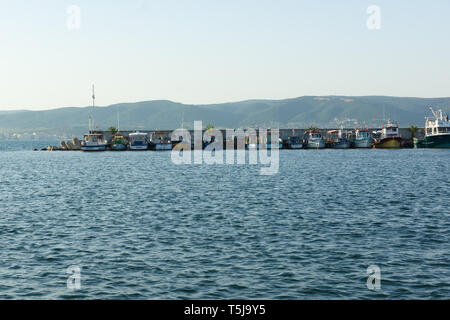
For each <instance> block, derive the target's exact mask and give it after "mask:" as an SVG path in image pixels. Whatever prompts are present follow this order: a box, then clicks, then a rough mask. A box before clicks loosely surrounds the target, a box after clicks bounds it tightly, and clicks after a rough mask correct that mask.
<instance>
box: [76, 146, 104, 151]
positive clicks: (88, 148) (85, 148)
mask: <svg viewBox="0 0 450 320" xmlns="http://www.w3.org/2000/svg"><path fill="white" fill-rule="evenodd" d="M81 151H106V145H96V146H81Z"/></svg>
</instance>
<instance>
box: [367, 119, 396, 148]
mask: <svg viewBox="0 0 450 320" xmlns="http://www.w3.org/2000/svg"><path fill="white" fill-rule="evenodd" d="M373 146H374V147H375V148H377V149H398V148H400V147H401V146H402V137H401V136H400V134H399V131H398V124H395V123H392V122H391V121H390V120H388V122H387V124H385V125H383V126H382V129H381V132H380V136H379V137H378V138H377V139H375V142H374V143H373Z"/></svg>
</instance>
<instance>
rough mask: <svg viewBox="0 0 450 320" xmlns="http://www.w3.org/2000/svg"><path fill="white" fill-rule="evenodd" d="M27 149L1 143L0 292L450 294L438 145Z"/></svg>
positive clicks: (445, 190) (446, 154)
mask: <svg viewBox="0 0 450 320" xmlns="http://www.w3.org/2000/svg"><path fill="white" fill-rule="evenodd" d="M6 144H8V145H6ZM32 146H37V144H36V143H34V144H32ZM38 147H41V146H40V145H38ZM30 149H31V147H30V145H29V144H28V145H24V144H21V143H19V142H15V143H12V144H11V143H5V142H2V143H0V150H1V151H0V161H1V162H0V163H1V166H0V174H1V184H0V211H1V216H0V243H1V246H0V252H1V255H0V298H3V299H5V298H26V299H47V298H50V299H71V298H76V299H92V298H95V299H99V298H101V299H112V298H119V299H174V298H187V299H189V298H204V299H220V298H227V299H232V298H243V299H251V298H255V299H317V298H326V299H375V298H376V299H380V298H381V299H384V298H393V299H405V298H419V299H425V298H437V299H444V298H447V299H448V298H449V297H450V245H449V234H450V191H449V190H450V174H449V173H450V171H449V170H450V161H449V159H450V150H386V151H385V150H321V151H317V150H310V151H307V150H299V151H294V150H292V151H291V150H282V151H280V170H279V173H278V174H277V175H274V176H261V175H259V168H260V166H259V165H240V166H238V165H234V166H231V165H224V166H220V165H216V166H211V165H181V166H180V165H179V166H177V165H174V164H172V162H171V160H170V153H168V152H165V153H157V152H135V153H133V152H123V153H112V152H104V153H88V154H87V153H82V152H43V151H39V152H32V151H29V150H30ZM73 265H75V266H79V267H80V268H81V289H80V290H76V291H71V290H69V289H67V285H66V281H67V277H68V276H69V275H68V274H67V273H66V270H67V268H68V267H69V266H73ZM370 265H377V266H378V267H379V268H380V269H381V289H380V290H378V291H370V290H368V289H367V286H366V280H367V277H368V275H367V273H366V270H367V268H368V266H370Z"/></svg>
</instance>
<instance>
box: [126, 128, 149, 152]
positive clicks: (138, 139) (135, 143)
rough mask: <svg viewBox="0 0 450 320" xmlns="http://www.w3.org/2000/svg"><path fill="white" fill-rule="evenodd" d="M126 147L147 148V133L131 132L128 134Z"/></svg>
mask: <svg viewBox="0 0 450 320" xmlns="http://www.w3.org/2000/svg"><path fill="white" fill-rule="evenodd" d="M128 138H129V143H128V149H130V150H131V151H141V150H148V135H147V134H146V133H144V132H133V133H130V134H129V135H128Z"/></svg>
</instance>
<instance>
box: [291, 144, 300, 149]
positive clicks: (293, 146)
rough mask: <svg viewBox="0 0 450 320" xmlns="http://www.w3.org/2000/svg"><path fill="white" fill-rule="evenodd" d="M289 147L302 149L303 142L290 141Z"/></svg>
mask: <svg viewBox="0 0 450 320" xmlns="http://www.w3.org/2000/svg"><path fill="white" fill-rule="evenodd" d="M289 149H303V143H291V144H289Z"/></svg>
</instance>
